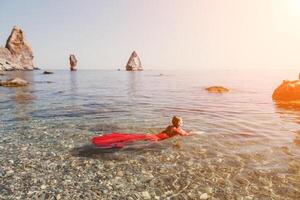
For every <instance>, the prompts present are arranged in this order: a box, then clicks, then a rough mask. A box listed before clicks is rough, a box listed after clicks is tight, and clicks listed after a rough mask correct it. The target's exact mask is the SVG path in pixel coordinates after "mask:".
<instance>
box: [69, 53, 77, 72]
mask: <svg viewBox="0 0 300 200" xmlns="http://www.w3.org/2000/svg"><path fill="white" fill-rule="evenodd" d="M69 60H70V70H71V71H76V70H77V59H76V57H75V55H74V54H71V55H70V57H69Z"/></svg>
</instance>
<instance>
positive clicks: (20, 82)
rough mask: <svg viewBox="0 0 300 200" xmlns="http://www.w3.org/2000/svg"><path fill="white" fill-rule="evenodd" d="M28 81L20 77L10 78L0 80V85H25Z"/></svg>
mask: <svg viewBox="0 0 300 200" xmlns="http://www.w3.org/2000/svg"><path fill="white" fill-rule="evenodd" d="M28 84H29V82H27V81H25V80H23V79H21V78H12V79H8V80H5V81H0V86H3V87H22V86H27V85H28Z"/></svg>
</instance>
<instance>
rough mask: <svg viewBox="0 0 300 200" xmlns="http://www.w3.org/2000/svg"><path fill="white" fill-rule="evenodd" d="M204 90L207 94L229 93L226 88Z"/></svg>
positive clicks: (215, 87) (214, 87)
mask: <svg viewBox="0 0 300 200" xmlns="http://www.w3.org/2000/svg"><path fill="white" fill-rule="evenodd" d="M205 90H207V91H208V92H211V93H226V92H229V89H228V88H225V87H222V86H212V87H208V88H205Z"/></svg>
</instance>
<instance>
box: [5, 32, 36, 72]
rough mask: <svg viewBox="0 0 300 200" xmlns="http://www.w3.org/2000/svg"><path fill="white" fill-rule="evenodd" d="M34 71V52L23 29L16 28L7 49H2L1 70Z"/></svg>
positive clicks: (7, 43)
mask: <svg viewBox="0 0 300 200" xmlns="http://www.w3.org/2000/svg"><path fill="white" fill-rule="evenodd" d="M34 69H35V68H34V64H33V51H32V49H31V47H30V45H29V44H28V42H27V41H26V40H25V36H24V32H23V31H22V30H21V28H19V27H17V26H14V28H13V29H12V31H11V34H10V36H9V37H8V39H7V41H6V45H5V48H3V47H0V70H34Z"/></svg>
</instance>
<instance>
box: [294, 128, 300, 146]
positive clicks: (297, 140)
mask: <svg viewBox="0 0 300 200" xmlns="http://www.w3.org/2000/svg"><path fill="white" fill-rule="evenodd" d="M294 143H295V144H296V145H297V146H298V147H300V131H298V132H297V133H296V137H295V139H294Z"/></svg>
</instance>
